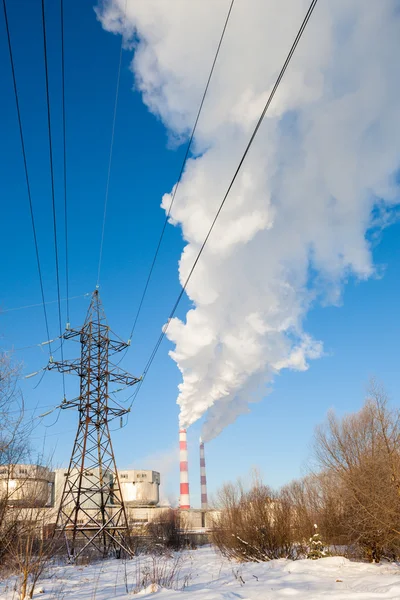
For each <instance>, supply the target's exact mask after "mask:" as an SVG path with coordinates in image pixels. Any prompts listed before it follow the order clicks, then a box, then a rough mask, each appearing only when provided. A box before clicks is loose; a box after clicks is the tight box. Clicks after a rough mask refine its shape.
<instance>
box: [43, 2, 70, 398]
mask: <svg viewBox="0 0 400 600" xmlns="http://www.w3.org/2000/svg"><path fill="white" fill-rule="evenodd" d="M44 3H45V0H42V26H43V52H44V68H45V82H46V108H47V133H48V139H49V160H50V180H51V201H52V209H53V234H54V252H55V261H56V282H57V303H58V325H59V332H60V337H61V336H62V332H63V326H62V318H61V293H60V270H59V261H58V241H57V214H56V200H55V188H54V168H53V143H52V132H51V111H50V91H49V69H48V61H47V36H46V17H45V6H44ZM61 360H64V349H63V342H61ZM62 382H63V393H64V397H65V377H64V373H63V377H62Z"/></svg>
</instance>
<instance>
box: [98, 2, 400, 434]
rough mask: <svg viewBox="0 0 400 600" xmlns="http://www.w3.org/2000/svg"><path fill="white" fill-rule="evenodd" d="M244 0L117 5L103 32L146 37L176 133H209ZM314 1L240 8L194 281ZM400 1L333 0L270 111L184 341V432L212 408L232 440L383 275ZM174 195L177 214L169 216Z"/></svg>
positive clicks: (204, 146)
mask: <svg viewBox="0 0 400 600" xmlns="http://www.w3.org/2000/svg"><path fill="white" fill-rule="evenodd" d="M228 5H229V0H226V1H223V0H219V1H218V2H204V0H191V2H187V0H173V2H165V1H163V0H146V1H144V0H130V1H129V2H128V8H127V21H126V22H125V23H124V24H123V18H122V14H123V11H124V6H125V0H108V1H105V2H104V3H103V4H102V5H101V7H100V8H99V10H98V15H99V18H100V20H101V22H102V24H103V26H104V27H105V28H106V29H108V30H110V31H113V32H119V33H121V32H123V33H124V34H125V36H126V38H127V39H130V40H132V41H133V44H134V49H135V51H134V57H133V61H132V70H133V73H134V76H135V82H136V87H137V88H138V89H139V90H141V92H142V94H143V100H144V102H145V103H146V104H147V106H148V107H149V109H150V110H151V111H152V112H153V113H154V114H156V115H157V116H158V117H160V118H161V119H162V121H163V122H164V124H165V126H166V127H167V128H168V130H169V132H170V135H171V136H172V137H174V138H177V139H178V140H182V139H186V137H187V135H188V132H189V130H190V128H191V126H192V124H193V121H194V117H195V114H196V110H197V107H198V104H199V100H200V98H201V94H202V91H203V89H204V85H205V81H206V79H207V75H208V71H209V68H210V65H211V62H212V58H213V55H214V52H215V48H216V45H217V41H218V38H219V35H220V32H221V29H222V25H223V21H224V18H225V15H226V13H227V9H228ZM307 6H308V0H307V2H305V1H301V0H298V1H296V2H293V1H292V0H236V3H235V5H234V9H233V12H232V16H231V22H230V24H229V27H228V31H227V34H226V38H225V41H224V45H223V48H222V50H221V54H220V59H219V62H218V65H217V69H216V72H215V77H214V79H213V81H212V85H211V89H210V93H209V97H208V98H207V100H206V103H205V105H204V111H203V114H202V117H201V120H200V123H199V127H198V131H197V135H196V138H195V142H196V144H195V151H196V157H195V158H193V159H192V160H190V161H189V163H188V165H187V168H186V172H185V174H184V177H183V180H182V183H181V186H180V189H179V192H178V194H177V197H176V201H175V205H174V207H173V210H172V219H171V221H172V222H173V223H174V224H178V225H180V226H181V227H182V231H183V235H184V238H185V240H186V242H187V245H186V247H185V249H184V251H183V253H182V257H181V260H180V263H179V274H180V278H181V281H182V282H183V281H184V280H185V279H186V276H187V274H188V272H189V270H190V268H191V266H192V263H193V260H194V258H195V256H196V254H197V252H198V250H199V248H200V246H201V243H202V241H203V239H204V237H205V235H206V233H207V230H208V228H209V226H210V223H211V221H212V219H213V218H214V216H215V213H216V210H217V208H218V206H219V204H220V202H221V199H222V197H223V194H224V193H225V191H226V188H227V186H228V183H229V181H230V179H231V177H232V175H233V172H234V170H235V168H236V166H237V163H238V161H239V159H240V157H241V154H242V152H243V150H244V147H245V145H246V143H247V140H248V138H249V135H250V133H251V131H252V128H253V127H254V124H255V122H256V120H257V118H258V116H259V113H260V112H261V109H262V106H263V105H264V103H265V101H266V98H267V96H268V93H269V91H270V89H271V87H272V85H273V83H274V80H275V78H276V76H277V73H278V72H279V69H280V67H281V65H282V63H283V61H284V58H285V56H286V54H287V52H288V49H289V48H290V45H291V43H292V41H293V38H294V36H295V33H296V31H297V29H298V27H299V24H300V23H301V21H302V19H303V16H304V14H305V11H306V8H307ZM398 8H399V5H398V3H397V2H396V1H395V0H385V2H369V3H368V6H367V5H366V3H365V1H364V0H352V1H351V2H349V1H348V0H323V1H321V2H320V3H319V4H318V5H317V8H316V10H315V14H314V15H313V17H312V20H311V22H310V24H309V26H308V28H307V30H306V32H305V35H304V37H303V39H302V41H301V42H300V45H299V48H298V50H297V52H296V55H295V57H294V59H293V61H292V63H291V66H290V68H289V70H288V72H287V74H286V76H285V78H284V80H283V83H282V85H281V87H280V89H279V91H278V94H277V96H276V99H275V101H274V103H273V105H272V106H271V110H270V111H269V113H267V118H266V119H265V122H264V124H263V126H262V129H261V130H260V132H259V135H258V136H257V138H256V142H255V144H254V145H253V147H252V149H251V152H250V154H249V156H248V159H247V161H246V163H245V164H244V167H243V169H242V171H241V174H240V176H239V178H238V180H237V182H236V184H235V187H234V189H233V190H232V193H231V195H230V196H229V199H228V201H227V203H226V205H225V207H224V209H223V212H222V214H221V217H220V219H219V221H218V223H217V226H216V228H215V229H214V232H213V234H212V237H211V238H210V241H209V244H208V245H207V247H206V250H205V251H204V254H203V256H202V258H201V260H200V262H199V264H198V267H197V269H196V271H195V272H194V275H193V277H192V279H191V281H190V284H189V286H188V290H187V291H188V295H189V297H190V299H191V300H192V301H193V309H191V310H189V312H188V314H187V316H186V321H185V322H182V321H180V320H179V319H175V320H174V321H173V322H172V323H171V325H170V328H169V330H168V337H169V338H170V339H171V340H172V341H173V342H174V343H175V350H174V352H172V353H171V355H172V357H173V359H174V360H175V361H176V363H177V365H178V367H179V369H180V370H181V372H182V377H183V381H182V384H181V385H180V387H179V397H178V404H179V405H180V408H181V415H180V418H181V425H183V426H189V425H190V424H192V423H194V422H195V421H196V420H197V419H199V418H200V417H202V416H203V415H204V414H205V413H207V420H206V423H205V426H204V431H203V437H204V438H205V439H210V438H211V437H213V436H215V435H217V434H218V433H219V432H220V431H221V430H222V429H223V428H224V427H225V426H226V425H227V424H229V423H231V422H232V421H233V420H234V419H235V418H236V417H237V416H238V415H239V414H240V413H243V412H245V411H247V410H248V403H249V402H250V401H254V400H257V399H259V398H261V397H262V395H265V392H266V386H267V385H268V383H269V382H271V381H272V379H273V377H274V376H275V375H276V374H277V373H279V372H280V371H281V370H282V369H284V368H290V369H297V370H304V369H307V367H308V361H309V359H313V358H318V357H319V356H321V354H322V344H321V343H320V342H318V341H315V340H313V339H312V338H311V337H310V335H308V334H307V333H306V332H305V331H304V329H303V321H304V317H305V315H306V313H307V311H308V310H309V309H310V307H311V305H312V304H313V303H316V302H324V303H334V302H338V301H339V300H340V296H341V288H342V285H343V283H344V282H345V280H346V278H348V277H349V276H355V277H358V278H360V279H366V278H368V277H370V276H371V275H372V274H373V273H374V267H373V263H372V257H371V248H370V244H369V242H368V232H369V231H370V230H371V229H373V230H375V231H376V230H377V229H378V230H379V228H381V227H383V226H384V225H386V224H387V223H388V222H389V221H390V218H391V217H390V211H391V210H392V209H393V207H394V205H395V203H396V202H397V200H398V199H397V197H396V192H397V188H396V177H395V174H396V170H397V168H398V160H399V139H400V102H399V97H400V72H399V71H400V64H399V61H398V56H399V52H400V12H399V10H398ZM169 202H170V196H169V195H168V194H167V195H166V196H165V197H164V198H163V202H162V206H163V207H164V209H166V208H167V207H168V206H169Z"/></svg>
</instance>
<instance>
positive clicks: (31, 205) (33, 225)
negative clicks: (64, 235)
mask: <svg viewBox="0 0 400 600" xmlns="http://www.w3.org/2000/svg"><path fill="white" fill-rule="evenodd" d="M3 10H4V21H5V25H6V31H7V42H8V52H9V57H10V65H11V73H12V80H13V88H14V96H15V105H16V109H17V118H18V128H19V135H20V140H21V149H22V157H23V163H24V171H25V181H26V187H27V192H28V201H29V212H30V216H31V224H32V231H33V241H34V244H35V255H36V263H37V269H38V274H39V282H40V293H41V296H42V306H43V315H44V321H45V327H46V333H47V339H48V340H49V339H50V332H49V321H48V318H47V310H46V302H45V297H44V288H43V277H42V269H41V266H40V257H39V247H38V241H37V235H36V225H35V216H34V212H33V204H32V195H31V186H30V183H29V175H28V165H27V160H26V151H25V140H24V134H23V128H22V120H21V111H20V106H19V98H18V88H17V81H16V76H15V67H14V58H13V52H12V44H11V37H10V28H9V24H8V15H7V6H6V0H3ZM49 354H50V356H51V345H50V344H49Z"/></svg>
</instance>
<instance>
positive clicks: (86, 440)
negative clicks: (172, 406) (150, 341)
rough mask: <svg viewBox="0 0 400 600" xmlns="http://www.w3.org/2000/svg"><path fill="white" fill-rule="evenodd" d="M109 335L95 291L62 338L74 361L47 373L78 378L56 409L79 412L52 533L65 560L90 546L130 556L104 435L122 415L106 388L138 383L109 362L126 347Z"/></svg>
mask: <svg viewBox="0 0 400 600" xmlns="http://www.w3.org/2000/svg"><path fill="white" fill-rule="evenodd" d="M110 333H111V332H110V328H109V326H108V324H107V320H106V317H105V314H104V310H103V306H102V303H101V300H100V297H99V292H98V290H95V292H94V293H93V295H92V300H91V303H90V307H89V310H88V313H87V316H86V320H85V323H84V325H83V327H82V328H81V329H78V330H74V329H68V330H67V331H66V333H65V334H64V336H63V337H64V339H66V340H68V339H71V338H75V337H77V338H79V340H80V345H81V356H80V359H77V360H64V361H62V362H57V361H53V362H51V363H50V364H49V369H57V370H58V371H60V372H61V373H69V372H75V373H76V374H78V376H79V377H80V394H79V397H78V398H76V399H75V400H70V401H64V402H63V403H62V405H61V407H62V408H76V409H77V410H78V412H79V425H78V431H77V434H76V437H75V443H74V447H73V450H72V456H71V460H70V463H69V467H68V471H67V472H66V474H65V483H64V486H63V492H62V496H61V502H60V506H59V510H58V515H57V522H56V530H55V535H56V536H57V537H63V538H64V540H65V543H66V546H67V552H68V558H69V560H70V561H73V560H75V559H76V558H77V557H78V556H79V555H80V554H81V553H82V552H83V551H84V550H85V549H87V548H88V547H90V546H91V547H94V548H95V549H96V551H97V552H98V553H99V554H100V555H101V556H102V557H104V558H105V557H106V556H109V555H111V554H115V555H116V556H117V557H119V556H120V554H121V551H124V552H126V553H128V554H130V553H131V551H130V548H129V542H128V537H129V536H128V521H127V517H126V511H125V506H124V502H123V498H122V494H121V486H120V482H119V476H118V471H117V467H116V463H115V457H114V451H113V448H112V444H111V436H110V430H109V421H110V420H112V419H113V418H118V417H122V416H123V415H124V414H126V413H127V412H128V410H126V409H125V408H123V407H122V406H120V405H118V404H117V403H116V402H115V401H113V402H110V397H109V389H108V385H109V383H111V382H115V383H119V384H122V385H123V386H124V387H127V386H132V385H134V384H135V383H137V382H138V381H140V380H139V379H138V378H136V377H133V376H132V375H130V374H129V373H126V372H125V371H123V370H121V369H120V368H119V367H117V366H115V365H113V364H112V363H111V362H110V356H112V355H113V354H115V353H117V352H121V350H124V349H125V348H126V347H127V345H128V344H126V343H125V342H123V341H122V340H120V339H111V338H110ZM112 335H114V334H112ZM115 337H117V336H115Z"/></svg>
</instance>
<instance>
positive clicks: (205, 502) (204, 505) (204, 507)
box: [200, 438, 208, 510]
mask: <svg viewBox="0 0 400 600" xmlns="http://www.w3.org/2000/svg"><path fill="white" fill-rule="evenodd" d="M200 487H201V510H207V509H208V499H207V477H206V457H205V455H204V442H203V440H202V439H201V438H200Z"/></svg>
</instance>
